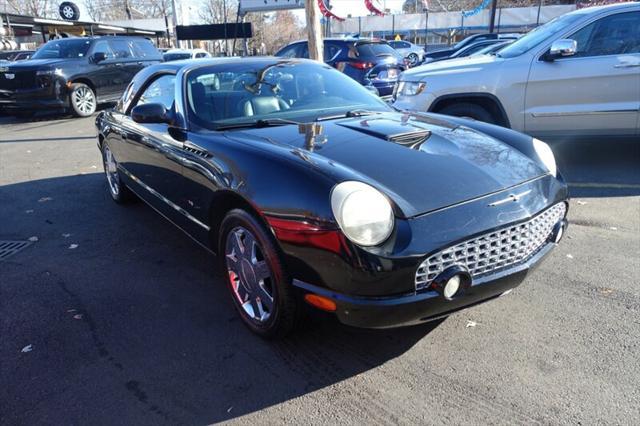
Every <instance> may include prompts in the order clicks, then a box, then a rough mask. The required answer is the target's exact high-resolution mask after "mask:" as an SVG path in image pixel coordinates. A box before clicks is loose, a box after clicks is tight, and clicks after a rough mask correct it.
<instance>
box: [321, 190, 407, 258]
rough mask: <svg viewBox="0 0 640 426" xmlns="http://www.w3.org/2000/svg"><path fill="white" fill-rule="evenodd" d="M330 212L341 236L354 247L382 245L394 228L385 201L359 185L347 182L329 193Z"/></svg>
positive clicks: (376, 193)
mask: <svg viewBox="0 0 640 426" xmlns="http://www.w3.org/2000/svg"><path fill="white" fill-rule="evenodd" d="M331 209H332V210H333V215H334V216H335V218H336V220H337V221H338V225H340V229H342V232H344V234H345V235H346V236H347V238H349V239H350V240H351V241H353V242H354V243H356V244H359V245H361V246H375V245H378V244H381V243H383V242H384V241H385V240H386V239H387V238H389V235H391V232H392V231H393V226H394V217H393V210H392V208H391V204H390V203H389V200H387V198H386V197H385V196H384V195H382V193H381V192H380V191H378V190H377V189H375V188H373V187H371V186H369V185H367V184H364V183H362V182H356V181H347V182H342V183H339V184H338V185H336V186H335V187H334V188H333V191H332V192H331Z"/></svg>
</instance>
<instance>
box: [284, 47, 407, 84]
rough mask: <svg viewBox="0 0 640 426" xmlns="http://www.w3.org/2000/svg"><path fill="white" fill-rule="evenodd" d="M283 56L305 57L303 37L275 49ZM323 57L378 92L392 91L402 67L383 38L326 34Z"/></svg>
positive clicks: (400, 61)
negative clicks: (278, 49)
mask: <svg viewBox="0 0 640 426" xmlns="http://www.w3.org/2000/svg"><path fill="white" fill-rule="evenodd" d="M276 56H280V57H283V58H308V57H309V49H308V46H307V42H306V41H298V42H295V43H291V44H289V45H287V46H285V47H283V48H282V49H280V51H278V53H276ZM324 61H325V62H326V63H327V64H329V65H331V66H332V67H334V68H336V69H337V70H338V71H341V72H343V73H345V74H346V75H348V76H349V77H351V78H353V79H354V80H356V81H357V82H358V83H360V84H362V85H364V86H369V87H371V86H373V87H375V88H376V90H377V91H378V94H379V95H380V96H390V95H391V94H392V93H393V89H394V88H395V85H396V82H397V80H398V75H400V73H401V72H402V71H403V70H405V69H406V65H405V60H404V57H403V56H402V55H401V54H400V53H398V52H397V51H396V50H395V49H393V48H392V47H391V46H389V44H388V43H387V42H386V41H384V40H374V39H366V38H354V37H346V38H328V39H325V40H324Z"/></svg>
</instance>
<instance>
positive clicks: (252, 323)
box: [218, 209, 300, 338]
mask: <svg viewBox="0 0 640 426" xmlns="http://www.w3.org/2000/svg"><path fill="white" fill-rule="evenodd" d="M218 246H219V248H218V249H219V251H218V253H220V258H221V263H222V265H221V266H222V267H223V270H224V271H225V276H226V278H225V281H226V282H227V285H228V287H229V291H230V293H231V298H232V300H233V304H234V306H235V307H236V311H237V312H238V314H239V315H240V318H241V319H242V321H243V322H244V323H245V325H246V326H247V327H249V329H250V330H251V331H253V332H254V333H256V334H258V335H260V336H262V337H265V338H276V337H283V336H285V335H287V334H288V333H289V332H291V330H292V329H293V327H294V324H295V323H296V320H297V318H299V315H300V303H299V302H298V300H297V298H296V297H295V294H294V291H293V288H292V286H291V284H290V280H289V278H288V276H287V274H286V271H285V269H284V265H283V262H282V259H281V256H280V254H279V252H278V249H277V247H276V244H275V241H274V239H273V236H272V235H271V234H270V233H269V232H268V231H267V230H266V229H265V226H264V225H262V224H261V223H260V222H259V221H258V220H257V219H256V218H255V217H254V216H253V215H251V214H249V213H248V212H246V211H244V210H240V209H234V210H232V211H230V212H229V213H228V214H227V216H226V217H225V218H224V220H223V221H222V225H221V227H220V241H219V244H218Z"/></svg>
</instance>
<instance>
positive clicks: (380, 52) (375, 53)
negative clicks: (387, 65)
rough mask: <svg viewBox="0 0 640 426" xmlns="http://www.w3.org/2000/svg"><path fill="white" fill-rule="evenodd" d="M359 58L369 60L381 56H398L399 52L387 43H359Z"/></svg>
mask: <svg viewBox="0 0 640 426" xmlns="http://www.w3.org/2000/svg"><path fill="white" fill-rule="evenodd" d="M356 49H357V50H358V56H364V57H369V58H374V57H381V56H398V52H396V51H395V50H394V48H393V47H391V46H389V45H388V44H387V43H358V44H356Z"/></svg>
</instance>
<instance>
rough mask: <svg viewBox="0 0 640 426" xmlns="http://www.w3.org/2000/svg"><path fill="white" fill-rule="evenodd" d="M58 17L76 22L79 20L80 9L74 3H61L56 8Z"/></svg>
mask: <svg viewBox="0 0 640 426" xmlns="http://www.w3.org/2000/svg"><path fill="white" fill-rule="evenodd" d="M58 13H59V14H60V17H61V18H62V19H64V20H65V21H77V20H78V19H80V9H79V8H78V6H77V5H76V4H75V3H72V2H70V1H63V2H62V3H60V7H58Z"/></svg>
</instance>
